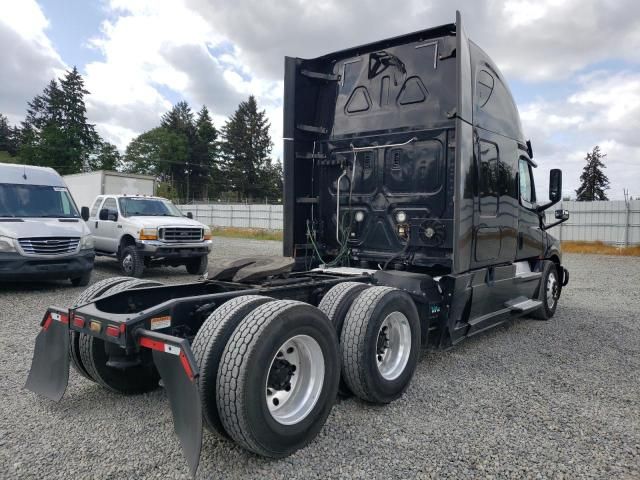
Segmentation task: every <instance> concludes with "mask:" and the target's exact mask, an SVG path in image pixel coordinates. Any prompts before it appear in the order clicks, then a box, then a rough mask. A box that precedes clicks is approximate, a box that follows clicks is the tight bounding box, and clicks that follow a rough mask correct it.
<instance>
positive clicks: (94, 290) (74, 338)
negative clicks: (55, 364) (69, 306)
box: [69, 277, 131, 382]
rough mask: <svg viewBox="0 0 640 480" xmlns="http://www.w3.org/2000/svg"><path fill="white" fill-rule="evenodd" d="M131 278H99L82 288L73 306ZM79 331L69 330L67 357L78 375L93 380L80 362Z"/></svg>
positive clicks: (85, 301)
mask: <svg viewBox="0 0 640 480" xmlns="http://www.w3.org/2000/svg"><path fill="white" fill-rule="evenodd" d="M128 280H131V279H130V278H129V277H114V278H106V279H104V280H100V281H99V282H96V283H94V284H93V285H91V286H90V287H89V288H87V289H86V290H84V291H83V292H82V293H81V294H80V295H78V298H76V299H75V301H74V302H73V307H74V308H75V307H77V306H79V305H83V304H85V303H89V302H90V301H91V300H93V299H94V298H98V297H99V296H101V295H102V294H103V293H104V292H106V291H107V290H109V289H110V288H111V287H113V286H115V285H117V284H119V283H123V282H126V281H128ZM79 342H80V333H78V332H75V331H73V330H69V358H70V360H71V366H72V367H73V368H74V369H75V371H76V372H78V373H79V374H80V375H82V376H83V377H85V378H86V379H88V380H91V381H92V382H94V381H95V380H94V379H93V378H92V377H91V375H89V373H88V372H87V369H86V368H85V367H84V365H83V364H82V358H80V344H79Z"/></svg>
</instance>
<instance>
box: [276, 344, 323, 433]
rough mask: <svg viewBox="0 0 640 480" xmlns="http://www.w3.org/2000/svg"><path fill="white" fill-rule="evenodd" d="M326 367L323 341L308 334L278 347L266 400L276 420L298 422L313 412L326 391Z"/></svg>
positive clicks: (285, 423) (289, 422)
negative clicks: (324, 390)
mask: <svg viewBox="0 0 640 480" xmlns="http://www.w3.org/2000/svg"><path fill="white" fill-rule="evenodd" d="M324 370H325V369H324V355H323V353H322V349H321V348H320V344H319V343H318V342H317V341H316V340H315V339H314V338H312V337H310V336H308V335H296V336H295V337H291V338H290V339H288V340H287V341H286V342H284V343H283V344H282V345H281V346H280V348H278V350H277V352H276V354H275V355H274V356H273V359H272V360H271V364H270V366H269V373H268V374H267V382H266V385H265V391H266V392H265V400H266V402H267V406H268V408H269V413H271V416H272V417H273V419H274V420H275V421H276V422H278V423H281V424H283V425H294V424H296V423H299V422H301V421H302V420H304V419H305V418H306V417H307V415H309V413H310V412H311V410H313V407H315V405H316V403H317V402H318V398H319V397H320V393H321V392H322V385H323V384H324V373H325V372H324Z"/></svg>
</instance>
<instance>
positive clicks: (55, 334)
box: [24, 307, 69, 402]
mask: <svg viewBox="0 0 640 480" xmlns="http://www.w3.org/2000/svg"><path fill="white" fill-rule="evenodd" d="M40 325H42V330H40V333H38V336H37V337H36V346H35V348H34V350H33V360H31V370H29V376H28V377H27V383H25V385H24V388H26V389H27V390H31V391H32V392H34V393H37V394H38V395H42V396H43V397H47V398H49V399H51V400H54V401H56V402H57V401H59V400H60V399H61V398H62V396H63V395H64V392H65V390H66V389H67V383H69V315H68V312H67V311H66V310H64V309H62V308H56V307H49V309H48V310H47V313H46V314H45V316H44V318H43V319H42V322H41V323H40Z"/></svg>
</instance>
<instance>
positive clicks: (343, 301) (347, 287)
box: [318, 282, 370, 396]
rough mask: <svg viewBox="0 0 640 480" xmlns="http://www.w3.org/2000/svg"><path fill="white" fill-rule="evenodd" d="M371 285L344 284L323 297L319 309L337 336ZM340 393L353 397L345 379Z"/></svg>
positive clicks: (358, 283) (341, 379)
mask: <svg viewBox="0 0 640 480" xmlns="http://www.w3.org/2000/svg"><path fill="white" fill-rule="evenodd" d="M369 287H370V285H368V284H366V283H360V282H344V283H339V284H338V285H335V286H334V287H332V288H331V290H329V291H328V292H327V294H326V295H325V296H324V297H322V300H321V301H320V304H319V305H318V308H319V309H320V310H322V311H323V312H324V313H325V315H326V316H327V317H328V318H329V320H330V321H331V323H332V324H333V326H334V327H335V329H336V334H337V335H338V338H340V334H341V333H342V325H343V324H344V319H345V317H346V316H347V312H348V311H349V308H350V307H351V304H353V301H354V300H355V299H356V297H357V296H358V295H360V293H361V292H362V291H363V290H365V289H367V288H369ZM338 393H339V394H340V395H342V396H348V395H351V394H352V392H351V390H349V386H348V385H347V383H346V382H345V380H344V378H342V376H341V378H340V385H339V387H338Z"/></svg>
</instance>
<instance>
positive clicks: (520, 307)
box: [504, 297, 542, 313]
mask: <svg viewBox="0 0 640 480" xmlns="http://www.w3.org/2000/svg"><path fill="white" fill-rule="evenodd" d="M504 306H505V307H507V308H508V309H509V310H511V311H512V312H518V313H527V312H531V311H533V310H536V309H537V308H539V307H541V306H542V302H541V301H540V300H533V299H530V298H526V297H518V298H514V299H513V300H509V301H508V302H506V303H505V304H504Z"/></svg>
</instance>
